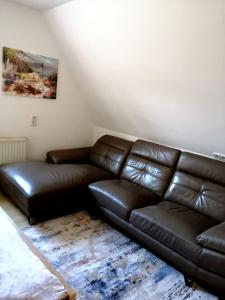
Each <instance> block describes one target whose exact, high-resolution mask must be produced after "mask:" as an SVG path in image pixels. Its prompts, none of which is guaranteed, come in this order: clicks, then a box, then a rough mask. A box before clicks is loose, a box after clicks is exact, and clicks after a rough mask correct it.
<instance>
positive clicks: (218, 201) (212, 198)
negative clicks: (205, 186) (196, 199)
mask: <svg viewBox="0 0 225 300" xmlns="http://www.w3.org/2000/svg"><path fill="white" fill-rule="evenodd" d="M201 194H202V196H204V197H207V198H209V199H211V200H213V201H215V202H217V203H220V204H223V205H224V206H225V202H222V201H220V200H218V199H217V198H214V197H211V196H208V195H207V196H205V195H204V192H202V193H201ZM224 197H225V193H224Z"/></svg>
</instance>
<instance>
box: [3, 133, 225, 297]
mask: <svg viewBox="0 0 225 300" xmlns="http://www.w3.org/2000/svg"><path fill="white" fill-rule="evenodd" d="M0 186H1V188H2V189H3V191H4V192H5V193H6V194H7V195H8V196H9V197H10V198H11V199H12V200H13V201H15V202H16V204H17V205H18V206H19V207H20V208H21V209H22V210H23V211H24V212H25V213H26V214H27V216H28V217H29V218H30V219H31V221H32V220H33V218H35V219H39V218H43V217H44V218H45V217H50V216H52V215H55V214H59V213H61V214H62V213H63V212H65V211H67V212H72V211H74V210H77V209H81V208H85V207H86V208H89V207H90V205H91V206H93V204H94V207H96V208H98V210H99V211H100V212H101V215H102V216H103V217H104V218H105V219H107V220H108V221H110V222H111V223H112V224H114V225H115V226H116V227H117V228H120V229H121V230H122V231H123V232H125V233H127V234H128V235H130V236H132V237H133V238H135V239H136V240H138V241H139V242H141V243H142V244H143V245H145V246H146V247H147V248H149V249H150V250H152V251H154V252H155V253H156V254H158V255H160V256H161V257H162V258H164V259H165V260H166V261H168V262H169V263H171V264H172V265H173V266H175V267H176V268H177V269H179V270H180V271H181V272H183V273H184V275H185V278H186V283H187V284H190V283H191V282H192V279H194V280H196V281H198V282H200V283H202V284H203V285H204V286H205V287H206V288H208V289H211V291H213V292H215V293H217V294H220V295H224V294H225V164H224V163H223V162H219V161H216V160H213V159H210V158H206V157H203V156H199V155H195V154H191V153H187V152H181V151H179V150H177V149H173V148H169V147H165V146H162V145H158V144H155V143H151V142H147V141H143V140H137V141H136V142H134V143H132V142H129V141H125V140H123V139H120V138H116V137H112V136H104V137H102V138H101V139H99V140H98V141H97V142H96V144H95V145H94V146H93V147H90V148H83V149H73V150H58V151H50V152H48V153H47V163H46V162H26V163H19V164H13V165H5V166H2V167H1V168H0Z"/></svg>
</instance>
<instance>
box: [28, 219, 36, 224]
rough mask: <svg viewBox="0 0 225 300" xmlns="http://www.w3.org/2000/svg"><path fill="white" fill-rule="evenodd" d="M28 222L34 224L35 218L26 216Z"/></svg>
mask: <svg viewBox="0 0 225 300" xmlns="http://www.w3.org/2000/svg"><path fill="white" fill-rule="evenodd" d="M28 222H29V224H30V225H34V224H36V219H35V218H31V217H28Z"/></svg>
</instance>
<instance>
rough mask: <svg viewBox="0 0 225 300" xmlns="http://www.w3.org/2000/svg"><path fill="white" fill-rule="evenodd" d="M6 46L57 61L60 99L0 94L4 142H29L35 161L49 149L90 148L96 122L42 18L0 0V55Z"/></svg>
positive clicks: (0, 116) (0, 121)
mask: <svg viewBox="0 0 225 300" xmlns="http://www.w3.org/2000/svg"><path fill="white" fill-rule="evenodd" d="M3 46H6V47H11V48H15V49H21V50H25V51H29V52H32V53H34V54H41V55H46V56H50V57H55V58H58V59H59V73H58V94H57V99H56V100H49V99H40V98H32V97H20V96H8V95H3V94H2V92H1V89H0V137H6V136H25V137H28V158H32V159H33V158H34V159H42V158H44V157H45V152H46V151H47V150H50V149H55V148H69V147H75V146H83V145H89V144H92V140H93V122H92V119H91V117H90V114H89V112H88V109H87V107H86V104H85V103H84V101H83V100H82V97H81V96H80V92H79V90H78V89H77V88H76V83H75V82H74V80H73V79H72V76H71V71H70V69H69V67H68V65H67V63H66V61H65V58H64V56H63V55H62V53H61V52H60V51H59V50H58V48H57V45H56V43H55V41H54V39H53V36H52V34H51V33H50V30H49V28H48V25H47V23H46V21H45V18H44V16H43V14H41V13H39V12H37V11H34V10H31V9H28V8H26V7H24V6H21V5H17V4H14V3H12V2H10V1H4V0H0V49H1V50H0V53H2V47H3ZM1 73H2V63H1V64H0V74H1ZM32 115H36V116H38V126H37V127H31V116H32Z"/></svg>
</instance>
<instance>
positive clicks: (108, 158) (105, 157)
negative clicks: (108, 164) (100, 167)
mask: <svg viewBox="0 0 225 300" xmlns="http://www.w3.org/2000/svg"><path fill="white" fill-rule="evenodd" d="M95 154H96V155H98V156H101V157H103V158H104V159H107V160H111V161H113V162H115V163H117V164H120V165H122V164H123V163H121V162H119V161H116V160H115V159H112V158H110V157H108V156H104V155H102V154H100V153H98V152H96V151H95Z"/></svg>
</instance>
